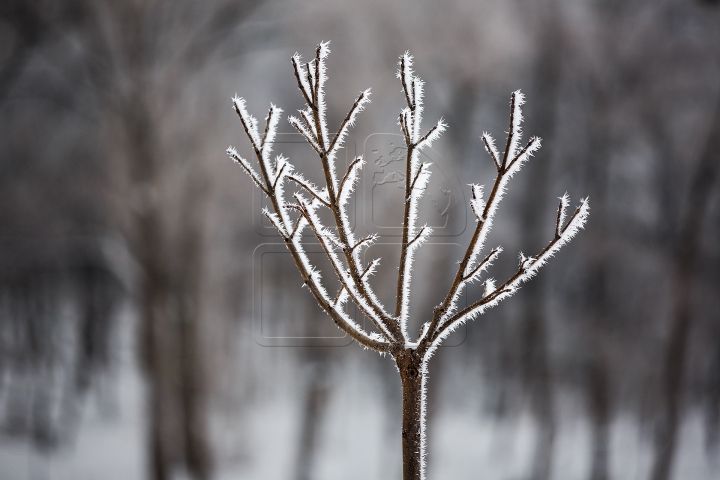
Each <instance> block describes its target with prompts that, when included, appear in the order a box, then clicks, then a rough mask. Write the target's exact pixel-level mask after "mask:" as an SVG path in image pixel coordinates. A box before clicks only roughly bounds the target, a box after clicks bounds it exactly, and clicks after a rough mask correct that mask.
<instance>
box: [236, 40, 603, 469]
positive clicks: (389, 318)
mask: <svg viewBox="0 0 720 480" xmlns="http://www.w3.org/2000/svg"><path fill="white" fill-rule="evenodd" d="M328 53H329V49H328V44H327V43H321V44H320V45H318V47H317V50H316V52H315V58H314V59H313V60H311V61H310V62H307V63H303V62H302V61H301V57H300V55H298V54H295V55H294V56H293V57H292V66H293V70H294V72H295V78H296V80H297V84H298V88H299V89H300V92H301V93H302V95H303V98H304V100H305V102H306V106H305V108H304V109H303V110H300V112H299V115H298V116H290V117H289V118H288V120H289V122H290V124H291V125H292V126H293V127H294V128H296V129H297V130H298V132H300V134H301V135H302V136H303V137H304V138H305V140H307V142H308V143H309V144H310V145H311V146H312V148H313V149H314V150H315V153H317V155H318V156H319V157H320V163H321V165H322V171H323V173H324V177H325V185H324V186H322V187H320V186H316V185H313V184H312V183H311V182H310V181H308V180H307V179H305V178H304V177H303V176H302V174H301V173H300V172H298V171H296V170H295V168H294V167H293V165H292V163H290V161H289V160H288V159H287V158H284V157H283V156H282V155H278V156H276V157H275V158H272V156H271V153H272V147H273V142H274V140H275V135H276V131H277V126H278V122H279V120H280V116H281V114H282V110H280V109H279V108H277V107H276V106H274V105H271V106H270V110H269V112H268V115H267V118H266V121H265V126H264V130H262V131H261V130H259V129H258V122H257V120H256V119H255V118H254V117H253V116H252V115H250V114H249V113H248V112H247V109H246V107H245V100H244V99H242V98H240V97H235V98H233V107H234V109H235V111H236V112H237V114H238V116H239V117H240V122H241V123H242V126H243V128H244V130H245V133H246V135H247V137H248V139H249V140H250V144H251V145H252V149H253V151H254V154H255V157H256V159H257V164H258V166H259V172H258V171H256V169H255V168H254V167H253V166H252V164H251V162H249V161H248V160H246V159H245V158H242V157H241V156H240V155H239V154H238V152H237V151H236V150H235V149H234V148H232V147H231V148H229V149H228V150H227V153H228V154H229V155H230V157H231V158H232V159H233V160H234V161H235V162H237V163H238V164H239V165H240V166H241V167H242V169H243V170H245V172H246V173H247V174H248V175H249V176H250V178H251V179H252V180H253V182H255V184H256V185H257V186H258V188H260V190H262V192H263V193H264V194H265V195H267V197H268V198H269V199H270V202H271V204H272V209H264V210H263V214H264V215H265V216H266V217H267V218H268V220H270V222H271V223H272V225H273V226H274V227H275V228H276V229H277V231H278V233H279V234H280V236H281V237H282V239H283V240H284V241H285V245H287V248H288V250H289V251H290V254H291V255H292V258H293V260H294V261H295V265H296V266H297V268H298V270H299V271H300V275H301V276H302V278H303V280H304V281H305V285H307V287H308V289H309V290H310V292H311V293H312V295H313V296H314V297H315V299H316V300H317V302H318V304H319V305H320V306H321V307H322V308H323V310H324V311H325V312H326V313H327V314H328V315H329V316H330V318H331V319H332V320H333V321H334V322H335V324H336V325H337V326H338V327H339V328H340V329H341V330H343V331H344V332H345V333H347V334H348V335H350V336H351V337H352V338H353V339H355V340H356V341H357V342H358V343H359V344H360V345H362V346H363V347H365V348H369V349H372V350H375V351H377V352H380V353H381V354H386V353H387V354H390V355H391V356H392V357H393V359H394V360H395V362H396V364H397V368H398V371H399V373H400V379H401V382H402V392H403V418H402V432H401V433H402V452H403V479H404V480H417V479H421V478H424V476H425V472H424V470H425V468H424V466H425V460H424V457H425V422H424V419H425V389H426V382H427V372H428V361H429V359H430V357H432V355H433V353H434V352H435V350H436V349H437V348H438V346H439V345H440V343H441V342H442V341H443V340H444V339H445V338H446V337H447V336H448V335H449V334H450V333H451V332H452V331H454V330H455V329H456V328H458V327H459V326H460V325H462V324H464V323H465V322H467V321H469V320H472V319H474V318H476V317H477V316H479V315H481V314H482V313H483V312H485V311H486V310H488V309H489V308H492V307H494V306H495V305H497V304H498V303H499V302H500V301H501V300H503V299H505V298H507V297H509V296H511V295H512V294H513V293H515V292H516V291H517V290H518V288H519V287H520V285H521V284H522V283H523V282H526V281H527V280H529V279H530V278H531V277H533V276H534V275H535V273H537V271H538V270H539V269H540V267H542V266H543V265H544V264H545V263H546V262H547V261H548V259H549V258H550V257H552V256H553V255H554V254H555V252H557V251H558V250H559V249H560V247H562V246H563V245H564V244H565V243H566V242H567V241H569V240H570V239H571V238H572V237H574V236H575V234H577V232H578V230H579V229H581V228H582V227H583V225H584V224H585V221H586V219H587V216H588V209H589V207H588V202H587V199H584V200H581V202H580V205H579V206H578V207H577V209H576V210H575V212H574V213H573V215H572V216H571V217H570V219H569V221H568V222H567V223H566V210H567V207H568V203H569V200H568V196H567V194H565V195H563V196H562V197H561V198H560V205H559V207H558V211H557V217H556V219H555V233H554V236H553V238H552V239H551V240H550V242H549V243H548V244H547V246H545V248H544V249H542V251H540V252H539V253H538V254H537V255H535V256H534V257H526V256H525V255H523V254H522V253H521V254H520V260H519V265H518V270H517V272H516V273H515V274H513V275H512V276H510V278H508V279H507V280H505V281H504V282H502V283H501V284H500V285H497V284H496V282H495V280H493V279H492V278H487V279H485V280H484V281H483V286H484V293H483V295H482V298H480V299H477V300H475V301H474V302H472V303H471V304H470V305H469V306H467V307H464V308H462V309H460V308H459V307H458V300H459V298H460V296H461V294H462V293H463V291H464V289H465V287H466V286H467V285H468V284H470V283H473V282H479V281H481V278H482V276H483V274H484V273H485V271H486V270H487V269H488V268H489V267H490V266H491V265H492V263H493V261H494V260H495V259H496V258H497V257H498V255H500V253H501V252H502V248H501V247H496V248H493V249H492V250H490V253H488V254H487V255H486V256H484V257H482V256H481V254H482V251H483V248H484V246H485V240H486V238H487V235H488V233H489V231H490V229H491V228H492V223H493V219H494V217H495V214H496V212H497V208H498V204H499V203H500V200H501V199H502V197H503V194H504V193H505V188H506V186H507V183H508V181H509V180H510V178H512V176H513V175H514V174H515V173H516V172H517V171H518V170H520V168H521V167H522V166H523V164H524V163H525V162H526V161H527V160H528V159H529V158H530V157H531V156H532V154H533V153H534V152H536V151H537V150H538V149H539V148H540V139H539V138H538V137H532V138H530V140H529V141H528V143H527V144H525V145H524V146H521V143H520V139H521V130H520V125H521V123H522V111H521V105H522V104H523V102H524V100H523V95H522V93H520V91H516V92H514V93H513V94H512V96H511V100H510V127H509V130H508V135H507V143H506V145H505V150H504V151H503V152H502V153H501V152H500V151H499V150H498V149H497V148H496V146H495V142H494V140H493V139H492V137H491V136H490V135H489V134H487V133H483V135H482V140H483V142H484V144H485V147H486V150H487V153H488V154H489V155H490V157H491V158H492V161H493V162H494V164H495V168H496V170H497V175H496V177H495V180H494V183H493V184H492V188H491V189H490V194H489V195H488V196H487V199H485V198H484V193H483V187H482V186H480V185H471V190H472V199H471V201H470V206H471V208H472V210H473V212H474V214H475V219H476V225H475V229H474V232H473V236H472V239H471V240H470V243H469V245H468V247H467V250H466V251H465V254H464V256H463V257H462V258H461V259H460V261H459V266H458V269H457V273H456V274H455V277H454V280H453V283H452V286H451V287H450V290H449V291H448V292H447V295H446V296H445V299H444V300H443V301H442V302H441V303H440V304H439V305H437V306H436V307H435V308H434V310H433V314H432V317H431V318H429V319H428V320H427V321H426V322H425V323H424V324H423V326H422V329H421V331H420V332H419V335H418V336H417V337H415V338H414V339H413V337H411V336H410V335H409V333H408V317H409V308H408V299H409V297H410V286H411V275H412V266H413V260H414V257H415V254H416V252H417V251H418V249H419V247H420V246H421V245H422V244H423V243H424V242H426V241H427V239H428V238H429V237H430V235H431V234H432V229H431V228H429V227H428V226H427V225H424V226H419V225H418V222H417V215H418V201H419V199H420V198H421V196H422V195H423V192H424V190H425V186H426V185H427V182H428V179H429V177H430V169H429V166H430V165H429V164H428V163H421V162H420V152H421V151H422V150H423V149H424V148H426V147H428V146H430V144H431V143H432V142H433V141H434V140H435V139H437V138H438V137H439V136H440V134H441V133H442V132H443V131H444V130H445V124H444V122H443V121H442V120H440V121H438V122H437V123H436V124H435V125H434V126H433V127H432V128H430V129H429V130H428V131H427V132H425V133H423V131H422V130H421V128H420V122H421V120H422V113H423V101H422V99H423V82H422V80H420V79H419V78H418V77H417V76H416V75H415V74H414V73H413V70H412V57H411V56H410V55H409V53H405V54H404V55H402V56H401V57H400V62H399V68H398V71H397V77H398V78H399V79H400V82H401V84H402V91H403V92H404V95H405V102H406V104H407V106H406V107H405V108H403V109H402V110H401V111H400V115H399V121H398V123H399V125H400V129H401V131H402V134H403V137H404V140H405V147H406V162H405V168H406V170H405V196H404V202H405V205H404V207H405V208H404V215H403V236H402V243H401V245H400V247H399V248H400V263H399V266H398V278H397V291H396V303H395V305H394V308H393V310H388V309H387V308H386V307H385V306H384V305H383V304H382V303H381V302H380V301H379V299H378V297H377V296H376V295H375V292H374V289H373V286H372V284H371V283H370V281H369V278H370V276H371V275H372V274H373V272H374V271H375V269H376V267H377V266H378V264H379V262H380V259H379V258H376V259H373V260H371V261H370V262H368V263H364V262H363V261H362V260H361V258H362V257H361V252H362V251H363V250H364V249H366V248H367V247H368V246H370V245H371V244H373V243H374V242H375V241H376V240H377V239H378V238H379V237H378V235H376V234H373V235H370V236H367V237H364V238H356V236H355V234H354V232H353V231H352V229H351V228H350V221H349V219H348V210H347V205H348V199H349V198H350V196H351V195H352V194H353V191H354V189H355V186H356V183H357V180H358V176H359V172H360V169H361V168H362V167H363V164H364V160H363V158H362V157H357V158H356V159H355V160H354V161H353V162H352V163H351V164H350V166H349V167H348V169H347V170H346V171H344V172H341V175H339V174H338V172H337V170H336V165H337V162H336V157H337V152H338V150H340V149H341V148H342V146H343V141H344V140H345V138H346V136H347V132H348V129H349V128H350V127H351V126H353V125H354V123H355V119H356V116H357V114H358V113H359V112H361V111H362V110H363V108H364V107H365V105H366V104H367V103H368V102H369V101H370V100H369V95H370V91H369V90H365V91H364V92H361V93H360V95H359V96H358V97H357V99H356V100H355V103H354V104H353V106H352V107H351V108H350V111H349V112H348V114H347V116H346V117H345V119H344V120H343V121H342V123H341V124H340V126H339V128H338V129H337V131H336V132H335V133H334V135H331V134H330V133H329V131H328V126H327V122H326V118H325V117H326V110H327V108H326V105H325V97H324V95H325V94H324V87H325V81H326V75H325V62H326V59H327V56H328ZM287 186H292V187H296V190H297V191H295V192H294V193H293V194H292V195H291V196H290V198H286V195H285V189H286V187H287ZM321 209H327V210H329V211H330V213H331V216H332V219H333V223H334V225H332V227H334V228H329V227H328V226H327V225H325V224H323V222H322V221H321V218H320V216H319V214H318V212H319V211H320V210H321ZM308 230H309V231H310V234H311V236H312V237H314V238H315V239H316V241H318V242H319V243H320V245H321V246H322V248H323V250H324V252H325V254H326V255H327V258H328V260H329V261H330V265H331V266H332V269H333V270H334V273H335V275H336V276H337V278H338V279H339V281H340V288H339V290H338V291H337V292H334V293H333V294H331V293H330V292H328V291H327V290H326V288H325V287H324V285H323V282H322V279H321V275H320V272H319V271H318V270H317V268H315V267H314V266H313V265H312V264H311V262H310V261H309V259H308V257H307V254H306V252H305V249H304V244H303V234H304V233H305V232H306V231H308ZM349 302H352V303H353V304H355V305H356V306H357V308H358V309H359V310H360V312H362V313H363V314H364V315H365V316H366V317H367V318H369V319H370V320H371V321H372V324H373V326H374V329H372V330H370V331H368V330H366V329H364V328H363V327H362V326H360V325H359V324H358V323H357V322H355V321H354V320H353V317H352V316H351V315H350V313H348V311H347V309H346V305H348V303H349Z"/></svg>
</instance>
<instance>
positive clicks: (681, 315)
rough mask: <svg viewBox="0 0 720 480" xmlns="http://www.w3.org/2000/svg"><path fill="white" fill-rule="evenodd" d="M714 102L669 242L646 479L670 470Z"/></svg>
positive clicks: (713, 165) (717, 117)
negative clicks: (657, 408) (668, 302)
mask: <svg viewBox="0 0 720 480" xmlns="http://www.w3.org/2000/svg"><path fill="white" fill-rule="evenodd" d="M719 152H720V102H718V104H717V105H716V107H715V112H714V118H713V120H712V124H711V127H710V131H709V133H708V139H707V141H706V143H705V147H704V149H703V150H702V152H701V155H700V160H699V163H698V166H697V167H696V169H695V171H694V172H693V175H692V179H691V184H690V191H689V194H688V197H687V201H686V204H685V205H686V206H685V212H684V215H683V221H682V224H681V226H680V230H679V232H678V234H677V240H676V242H675V244H674V245H673V247H674V248H673V252H672V256H673V262H674V269H675V277H674V279H673V291H672V293H673V297H674V307H673V310H672V320H671V322H672V323H671V327H670V336H669V338H668V344H667V347H666V351H665V358H664V365H663V377H662V392H663V396H662V402H663V404H662V410H661V412H660V419H659V424H658V429H657V432H656V436H655V462H654V465H653V471H652V477H651V478H652V480H667V479H668V478H670V474H671V473H672V466H673V460H674V457H675V450H676V446H677V436H678V428H679V426H680V422H681V418H680V417H681V414H682V397H683V391H684V378H685V368H686V362H687V349H688V344H689V340H690V333H691V331H692V306H693V300H694V294H695V288H696V287H697V281H696V267H697V262H698V258H699V256H700V253H701V252H700V249H701V245H700V240H701V238H702V232H703V218H704V216H705V213H706V211H707V209H708V204H709V202H710V199H711V196H712V193H713V187H714V186H715V183H716V180H717V177H718V169H719V168H720V155H719Z"/></svg>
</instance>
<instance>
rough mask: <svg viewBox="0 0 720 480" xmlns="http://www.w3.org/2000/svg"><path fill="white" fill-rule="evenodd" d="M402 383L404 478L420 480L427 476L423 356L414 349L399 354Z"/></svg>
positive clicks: (398, 363)
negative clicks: (423, 427) (423, 423)
mask: <svg viewBox="0 0 720 480" xmlns="http://www.w3.org/2000/svg"><path fill="white" fill-rule="evenodd" d="M395 361H396V363H397V367H398V370H399V371H400V381H401V382H402V395H403V413H402V456H403V476H402V478H403V480H420V479H421V478H422V477H423V468H424V461H423V457H424V455H425V452H424V445H423V441H422V430H421V427H422V422H423V413H424V412H423V408H422V384H423V362H422V358H421V357H420V356H419V355H418V354H417V353H416V352H415V351H414V350H411V349H406V350H404V351H402V353H400V354H397V355H396V356H395Z"/></svg>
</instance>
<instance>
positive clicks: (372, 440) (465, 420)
mask: <svg viewBox="0 0 720 480" xmlns="http://www.w3.org/2000/svg"><path fill="white" fill-rule="evenodd" d="M131 333H132V329H130V328H127V329H126V333H125V334H124V338H125V340H124V346H123V348H122V351H121V355H120V356H121V367H120V368H119V369H118V372H117V374H116V378H115V381H116V382H117V383H115V385H116V386H115V387H114V394H113V397H114V399H115V400H114V401H115V403H116V404H115V407H114V408H113V410H114V411H115V413H114V414H113V415H110V416H109V417H108V415H107V414H106V413H105V414H103V413H101V411H102V409H101V408H99V407H98V405H100V404H101V402H99V401H97V398H96V397H97V395H95V396H91V397H90V398H88V399H87V401H86V410H85V413H84V417H83V420H82V423H81V427H80V432H79V435H78V438H77V440H76V442H75V443H74V445H73V446H72V447H67V448H64V449H62V450H60V451H57V452H54V453H52V454H51V455H46V454H41V453H37V452H35V451H33V450H32V449H31V448H30V447H29V446H28V444H26V443H18V442H15V441H11V440H8V439H2V442H1V443H0V479H1V480H96V479H98V480H100V479H101V480H116V479H117V480H128V479H142V478H144V475H143V474H144V468H145V461H146V460H145V457H144V432H143V425H144V421H143V417H144V399H143V382H142V378H141V377H140V374H139V372H138V370H137V364H136V361H135V357H134V348H133V347H132V342H131V338H132V335H131ZM251 348H255V347H251ZM256 348H262V347H259V346H257V347H256ZM266 352H269V353H266ZM348 353H349V355H348V357H349V360H347V361H345V362H344V364H343V367H342V368H343V369H344V370H343V375H340V376H338V378H339V380H338V382H337V383H336V384H335V387H334V388H333V392H332V395H331V397H330V400H329V404H328V408H327V411H326V413H325V416H324V421H323V425H322V429H321V435H322V438H321V440H320V452H321V453H320V456H319V458H317V460H316V462H315V477H314V478H316V479H318V480H338V479H347V480H373V479H378V480H380V479H382V480H387V479H388V478H399V474H400V470H399V467H400V466H399V464H398V460H399V453H400V449H399V445H396V444H395V443H394V439H393V438H392V437H391V436H390V435H391V434H389V432H388V428H387V426H386V425H385V423H384V422H385V418H386V415H388V413H387V409H386V408H384V405H383V403H382V402H383V398H384V397H383V395H382V394H381V393H380V391H381V386H380V385H379V381H378V379H377V378H376V377H374V376H372V375H370V374H367V373H365V372H366V371H367V369H366V368H364V366H363V365H362V360H358V359H359V358H360V359H361V357H360V356H358V355H352V352H348ZM262 354H268V355H277V349H275V350H267V349H266V350H265V351H263V353H261V355H262ZM270 368H271V370H272V371H270V372H268V373H267V374H266V375H263V377H262V378H263V379H264V380H263V382H266V383H267V385H264V387H267V388H263V392H261V393H259V394H258V395H256V396H255V397H254V400H253V401H252V404H249V405H244V406H243V409H242V410H243V411H242V412H239V413H238V415H237V418H236V421H227V420H226V419H225V420H223V418H224V417H218V420H217V421H215V422H214V423H213V430H214V433H213V438H214V439H215V443H216V445H217V452H218V458H217V467H218V468H217V472H216V477H215V478H217V479H218V480H234V479H237V480H241V479H263V480H274V479H277V480H287V479H292V478H293V475H292V469H293V461H294V455H295V448H296V445H295V439H296V438H297V429H298V426H299V412H300V405H299V404H300V402H299V395H298V394H297V393H296V392H297V391H299V388H298V383H297V382H298V378H299V375H297V372H294V371H293V370H292V369H293V368H294V366H293V362H292V360H291V357H290V356H288V357H287V359H286V360H285V361H283V360H282V359H279V360H278V361H277V362H276V363H275V366H273V367H270ZM480 412H482V409H481V408H479V407H478V401H477V399H476V398H473V396H472V395H469V396H467V397H466V398H464V399H463V398H461V399H459V400H458V399H457V398H455V399H454V400H452V401H446V400H441V401H440V405H439V407H438V409H437V416H436V417H435V419H434V420H433V422H432V425H431V428H432V431H431V433H430V438H431V440H430V451H429V454H430V466H429V472H428V473H429V475H428V477H429V478H430V479H432V480H443V479H448V480H449V479H453V480H456V479H464V478H483V479H488V480H495V479H497V480H514V479H522V478H527V475H528V472H529V468H530V463H531V460H532V456H533V448H534V436H535V433H536V425H535V422H534V420H533V418H532V416H531V415H530V414H529V413H528V412H525V413H522V414H520V415H517V416H514V417H506V418H504V419H502V420H498V419H497V418H495V417H491V416H487V415H485V416H483V415H482V414H481V413H480ZM558 414H559V418H560V425H559V429H558V435H557V439H556V448H555V456H554V463H553V478H555V479H558V480H565V479H567V480H574V479H586V478H588V470H589V462H590V426H589V423H588V422H587V420H586V419H585V417H584V414H583V412H582V409H581V403H580V402H579V401H578V399H577V398H574V397H573V395H571V394H569V393H564V394H562V395H559V396H558ZM611 437H612V440H611V453H610V463H611V465H610V472H611V478H612V479H614V480H635V479H638V480H640V479H647V478H648V476H649V470H650V465H651V461H652V450H651V444H650V439H649V438H648V436H647V435H643V434H642V432H641V431H640V426H639V424H638V422H637V420H635V419H634V418H633V417H631V416H624V415H620V416H617V417H616V418H615V419H614V421H613V423H612V434H611ZM703 437H704V429H703V421H702V416H701V415H700V414H699V413H690V414H689V415H687V416H686V418H685V421H684V424H683V428H682V436H681V440H680V451H679V455H678V459H677V462H676V464H675V470H674V475H673V478H675V479H682V480H686V479H692V480H711V479H717V478H720V459H719V458H717V455H716V456H715V457H712V456H708V455H706V452H705V446H704V441H703ZM176 478H177V479H183V478H186V477H185V475H183V474H182V472H178V474H177V475H176Z"/></svg>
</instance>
